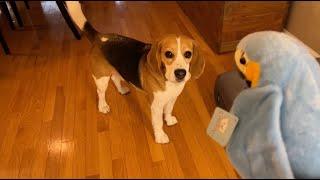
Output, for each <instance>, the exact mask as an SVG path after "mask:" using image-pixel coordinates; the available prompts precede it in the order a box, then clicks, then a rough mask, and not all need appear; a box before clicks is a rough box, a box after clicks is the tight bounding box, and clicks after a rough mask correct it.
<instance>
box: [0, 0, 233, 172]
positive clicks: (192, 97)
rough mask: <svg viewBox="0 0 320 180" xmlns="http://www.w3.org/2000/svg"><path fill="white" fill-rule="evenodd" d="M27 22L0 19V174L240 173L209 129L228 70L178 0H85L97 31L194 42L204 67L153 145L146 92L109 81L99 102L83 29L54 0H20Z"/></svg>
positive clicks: (229, 63) (226, 59) (228, 58)
mask: <svg viewBox="0 0 320 180" xmlns="http://www.w3.org/2000/svg"><path fill="white" fill-rule="evenodd" d="M18 5H19V9H20V12H21V15H22V17H23V21H24V22H25V27H24V28H21V29H17V30H14V31H12V30H10V29H9V28H8V23H7V21H6V19H4V18H3V17H1V27H2V28H3V31H4V35H5V37H6V38H7V40H8V44H9V46H10V48H11V51H12V53H13V55H10V56H6V55H4V54H3V52H1V54H0V178H4V177H7V178H18V177H20V178H30V177H32V178H43V177H46V178H57V177H60V178H71V177H73V178H106V177H109V178H111V177H114V178H118V177H131V178H139V177H144V178H153V177H158V178H169V177H175V178H183V177H185V178H196V177H203V178H237V177H238V176H237V175H236V173H235V171H234V170H233V167H232V165H231V164H230V162H229V160H228V158H227V156H226V153H225V151H224V149H223V148H221V147H220V146H219V145H218V144H217V143H215V142H214V141H213V140H211V139H210V138H209V137H208V136H207V135H206V128H207V126H208V124H209V122H210V118H211V115H212V113H213V111H214V108H215V103H214V99H213V87H214V82H215V79H216V77H217V75H218V74H220V73H223V72H225V71H227V70H231V69H233V60H232V56H233V54H232V53H230V54H226V55H220V56H218V55H216V54H214V53H213V52H212V51H211V50H210V49H209V48H208V46H207V44H206V43H205V42H204V41H203V39H202V37H201V36H200V35H199V33H198V32H197V31H196V29H195V27H194V26H193V25H192V24H191V22H190V21H189V20H188V19H187V17H186V16H185V15H184V14H183V13H182V11H181V10H180V9H179V7H178V5H177V4H176V3H175V2H120V3H119V2H116V3H115V2H90V3H86V4H85V5H84V9H85V14H87V16H88V19H89V20H90V21H91V22H92V24H93V25H94V26H95V27H96V28H97V29H98V30H99V31H101V32H104V33H108V32H116V33H121V34H123V35H127V36H130V37H133V38H136V39H139V40H143V41H146V42H152V41H153V40H154V39H156V38H157V37H159V36H160V35H163V34H166V33H179V34H185V35H188V36H190V37H193V38H194V39H196V40H197V41H199V43H200V46H201V47H202V48H203V49H204V51H205V57H206V61H207V64H206V67H205V72H204V74H203V76H201V78H200V79H199V80H197V81H194V82H189V84H188V85H187V86H186V88H185V89H184V91H183V93H182V94H181V96H180V97H179V98H178V100H177V103H176V106H175V107H174V114H175V115H176V117H178V121H179V123H178V124H177V125H175V126H173V127H167V126H166V125H165V127H164V129H165V131H166V132H167V133H168V135H169V138H170V140H171V142H170V143H169V144H166V145H159V144H155V142H154V140H153V134H152V129H151V122H150V119H149V117H147V115H146V114H145V113H144V111H145V110H146V108H148V106H146V105H145V98H144V96H143V95H142V94H140V93H139V92H136V91H135V90H134V89H133V88H131V89H132V93H131V94H129V95H127V96H121V95H119V93H118V92H117V91H116V90H115V87H114V86H113V85H110V86H109V88H108V90H107V101H108V103H109V105H110V107H111V112H110V113H109V114H107V115H103V114H101V113H99V112H98V111H97V105H96V100H97V99H96V89H95V85H94V83H93V81H92V79H91V76H90V74H89V73H88V48H89V47H90V43H89V41H88V40H87V39H86V38H82V40H80V41H79V40H76V39H75V38H74V37H73V35H72V33H71V31H70V29H68V27H67V25H66V24H65V22H64V20H63V18H62V16H61V14H60V12H59V11H58V8H57V6H56V4H55V2H48V1H46V2H41V3H40V2H31V3H30V5H31V9H30V10H26V8H25V7H24V6H23V3H22V2H18Z"/></svg>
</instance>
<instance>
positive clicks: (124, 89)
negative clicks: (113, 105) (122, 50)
mask: <svg viewBox="0 0 320 180" xmlns="http://www.w3.org/2000/svg"><path fill="white" fill-rule="evenodd" d="M111 79H112V81H113V83H114V85H115V86H116V88H117V90H118V91H119V93H120V94H128V93H129V92H130V89H129V88H128V87H126V86H124V85H122V84H121V81H124V79H123V78H122V76H121V75H120V74H119V73H113V74H112V75H111Z"/></svg>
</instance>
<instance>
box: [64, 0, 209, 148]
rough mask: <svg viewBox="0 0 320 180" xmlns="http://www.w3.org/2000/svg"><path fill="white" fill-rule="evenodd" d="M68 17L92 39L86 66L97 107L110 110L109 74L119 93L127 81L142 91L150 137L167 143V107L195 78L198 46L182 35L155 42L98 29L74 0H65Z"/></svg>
mask: <svg viewBox="0 0 320 180" xmlns="http://www.w3.org/2000/svg"><path fill="white" fill-rule="evenodd" d="M66 5H67V7H68V11H69V13H70V16H71V17H72V19H73V21H74V22H75V24H77V26H78V27H79V28H80V29H81V30H82V32H83V33H84V34H85V35H86V36H87V37H88V39H89V40H90V41H91V42H92V44H93V46H92V52H91V70H92V77H93V79H94V81H95V84H96V86H97V94H98V99H99V100H98V109H99V111H100V112H102V113H108V112H109V111H110V108H109V105H108V104H107V102H106V98H105V93H106V90H107V87H108V83H109V81H110V79H111V80H112V82H113V83H114V84H115V86H116V88H117V90H118V91H119V92H120V93H121V94H127V93H128V92H129V88H128V87H126V86H125V85H124V84H122V83H121V82H123V81H127V82H130V83H132V84H133V85H134V86H135V87H137V88H139V89H141V90H143V91H144V92H146V93H147V95H148V97H149V100H150V110H151V118H152V126H153V130H154V136H155V141H156V142H157V143H168V142H169V138H168V136H167V134H166V133H165V132H164V131H163V128H162V126H163V120H165V121H166V123H167V125H168V126H172V125H174V124H176V123H177V119H176V117H174V116H173V115H172V110H173V106H174V103H175V101H176V99H177V97H178V96H179V95H180V93H181V92H182V90H183V88H184V86H185V83H186V82H187V81H188V80H189V79H196V78H198V77H199V76H200V75H201V74H202V72H203V70H204V66H205V61H204V59H203V58H202V56H201V52H200V49H199V47H198V45H197V44H196V43H195V42H194V40H192V39H190V38H188V37H186V36H180V35H179V36H178V35H167V36H165V37H164V38H161V39H160V40H158V41H157V42H156V43H154V44H147V43H143V42H141V41H138V40H135V39H131V38H128V37H124V36H121V35H117V34H108V35H105V34H101V33H98V32H97V31H96V30H95V29H94V28H93V27H92V26H91V25H90V24H89V23H88V21H87V19H86V18H85V16H84V14H83V12H82V10H81V5H80V3H79V2H78V1H67V2H66Z"/></svg>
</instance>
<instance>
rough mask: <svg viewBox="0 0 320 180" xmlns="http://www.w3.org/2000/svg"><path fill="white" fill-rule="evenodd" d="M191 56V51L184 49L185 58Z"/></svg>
mask: <svg viewBox="0 0 320 180" xmlns="http://www.w3.org/2000/svg"><path fill="white" fill-rule="evenodd" d="M191 56H192V53H191V52H190V51H186V52H185V53H184V57H185V58H188V59H189V58H191Z"/></svg>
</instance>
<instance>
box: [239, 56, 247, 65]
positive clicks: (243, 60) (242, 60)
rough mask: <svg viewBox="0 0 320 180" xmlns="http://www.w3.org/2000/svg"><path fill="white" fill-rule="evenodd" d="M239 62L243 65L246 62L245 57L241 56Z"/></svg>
mask: <svg viewBox="0 0 320 180" xmlns="http://www.w3.org/2000/svg"><path fill="white" fill-rule="evenodd" d="M240 63H241V64H243V65H245V64H246V59H245V58H243V57H242V58H241V59H240Z"/></svg>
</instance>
